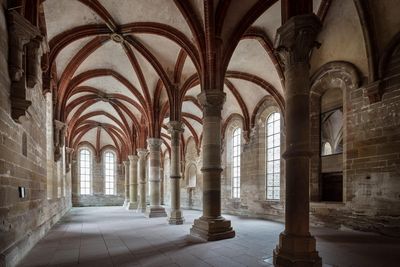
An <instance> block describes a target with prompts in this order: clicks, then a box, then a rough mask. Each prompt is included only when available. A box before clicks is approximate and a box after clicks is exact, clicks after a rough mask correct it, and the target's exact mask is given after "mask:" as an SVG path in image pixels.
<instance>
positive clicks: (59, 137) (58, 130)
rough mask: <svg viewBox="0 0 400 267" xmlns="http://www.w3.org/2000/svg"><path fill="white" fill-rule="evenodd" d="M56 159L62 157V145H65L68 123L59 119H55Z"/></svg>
mask: <svg viewBox="0 0 400 267" xmlns="http://www.w3.org/2000/svg"><path fill="white" fill-rule="evenodd" d="M53 125H54V159H55V161H58V160H59V159H60V158H61V147H62V146H64V141H65V139H64V137H65V131H66V127H65V126H66V124H65V123H64V122H62V121H59V120H54V122H53Z"/></svg>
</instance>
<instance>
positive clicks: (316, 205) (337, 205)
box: [310, 201, 346, 208]
mask: <svg viewBox="0 0 400 267" xmlns="http://www.w3.org/2000/svg"><path fill="white" fill-rule="evenodd" d="M345 204H346V203H344V202H329V201H321V202H310V207H311V208H328V207H329V208H340V207H343V206H345Z"/></svg>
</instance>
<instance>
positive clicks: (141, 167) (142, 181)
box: [137, 148, 147, 212]
mask: <svg viewBox="0 0 400 267" xmlns="http://www.w3.org/2000/svg"><path fill="white" fill-rule="evenodd" d="M137 154H138V156H139V161H138V178H139V193H140V199H139V204H138V210H140V211H141V212H145V211H146V156H147V150H146V149H144V148H139V149H137Z"/></svg>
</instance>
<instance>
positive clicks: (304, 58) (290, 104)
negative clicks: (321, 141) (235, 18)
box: [124, 14, 322, 266]
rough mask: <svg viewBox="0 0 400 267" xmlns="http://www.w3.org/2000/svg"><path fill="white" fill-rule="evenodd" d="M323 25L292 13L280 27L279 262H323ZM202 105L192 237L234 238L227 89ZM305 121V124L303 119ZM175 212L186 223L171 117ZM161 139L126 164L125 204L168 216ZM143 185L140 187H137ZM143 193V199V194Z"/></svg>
mask: <svg viewBox="0 0 400 267" xmlns="http://www.w3.org/2000/svg"><path fill="white" fill-rule="evenodd" d="M320 28H321V23H320V21H319V19H318V17H317V16H315V15H313V14H303V15H296V16H292V17H291V18H290V19H288V20H287V21H286V23H285V24H284V25H283V26H282V27H281V28H279V29H278V32H277V40H276V43H275V46H276V51H277V54H278V56H279V58H280V59H281V60H282V62H283V63H284V66H285V100H286V109H285V114H284V117H285V127H286V144H287V145H286V147H287V149H286V151H285V152H284V154H283V158H284V159H285V160H286V164H285V166H286V167H285V168H286V200H285V230H284V231H283V232H282V233H281V234H280V237H279V244H278V245H277V248H276V249H275V250H274V264H275V265H276V266H322V261H321V258H320V257H319V256H318V252H317V251H316V242H315V239H314V237H313V236H311V235H310V232H309V158H310V154H311V152H310V143H309V141H310V139H309V135H310V132H309V113H310V111H309V92H310V81H309V57H310V53H311V51H312V49H313V48H314V47H315V46H316V45H317V43H316V42H315V38H316V36H317V34H318V32H319V30H320ZM198 100H199V102H200V104H201V105H202V107H203V140H202V157H203V167H202V169H201V171H202V173H203V215H202V216H201V217H200V218H198V219H196V220H195V221H194V224H193V226H192V228H191V230H190V233H191V235H193V236H196V237H200V238H202V239H204V240H207V241H213V240H221V239H226V238H232V237H234V236H235V231H234V230H233V228H232V227H231V222H230V221H229V220H226V219H225V218H224V217H222V216H221V171H222V168H221V153H220V151H221V136H220V133H221V111H222V109H223V105H224V102H225V93H224V92H223V91H222V90H221V89H212V90H203V92H202V93H201V94H200V95H199V96H198ZM299 121H301V123H298V122H299ZM168 130H169V133H170V134H171V175H170V181H171V203H170V207H171V211H170V214H169V219H168V221H169V223H170V224H182V223H183V221H184V218H183V216H182V211H181V209H180V192H179V190H180V186H179V184H180V178H181V174H180V170H179V162H180V153H179V149H180V147H179V146H180V144H179V140H180V135H181V134H182V132H183V127H182V123H181V122H180V121H176V120H171V121H170V123H169V129H168ZM161 143H162V141H161V139H159V138H148V139H147V144H148V148H149V149H148V150H147V149H145V148H139V149H137V155H131V156H129V161H125V162H124V166H125V187H126V188H125V203H124V206H125V207H126V208H127V209H137V210H138V211H141V212H143V213H145V214H146V216H148V217H150V218H151V217H164V216H167V214H166V212H165V209H164V208H163V207H162V206H161V205H160V204H161V201H160V196H161V190H160V180H161V177H160V173H161V170H160V168H161V166H160V164H161V150H160V146H161ZM147 156H148V158H149V163H150V164H149V167H150V170H149V182H150V206H148V207H147V206H146V178H145V174H146V170H145V168H146V157H147ZM138 183H139V188H138ZM138 191H139V195H140V196H139V197H138Z"/></svg>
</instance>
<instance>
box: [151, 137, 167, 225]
mask: <svg viewBox="0 0 400 267" xmlns="http://www.w3.org/2000/svg"><path fill="white" fill-rule="evenodd" d="M147 144H148V147H149V162H150V168H149V182H150V207H148V208H147V210H146V215H147V216H148V217H149V218H153V217H166V216H167V213H166V212H165V209H164V207H162V206H161V203H160V166H161V144H162V140H161V139H159V138H148V139H147Z"/></svg>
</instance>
